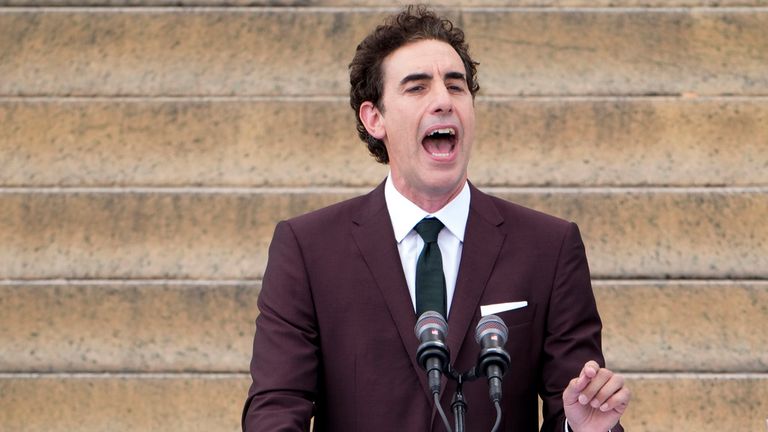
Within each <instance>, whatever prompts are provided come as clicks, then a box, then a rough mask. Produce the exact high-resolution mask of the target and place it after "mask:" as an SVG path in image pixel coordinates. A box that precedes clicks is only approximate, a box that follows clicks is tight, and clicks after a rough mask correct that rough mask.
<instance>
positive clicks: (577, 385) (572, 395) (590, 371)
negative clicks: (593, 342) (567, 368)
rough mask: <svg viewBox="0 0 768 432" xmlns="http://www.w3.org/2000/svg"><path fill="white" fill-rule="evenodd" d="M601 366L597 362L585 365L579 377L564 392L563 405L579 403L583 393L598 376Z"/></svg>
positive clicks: (592, 361)
mask: <svg viewBox="0 0 768 432" xmlns="http://www.w3.org/2000/svg"><path fill="white" fill-rule="evenodd" d="M598 370H600V365H598V364H597V362H596V361H594V360H590V361H588V362H586V363H585V364H584V366H583V367H582V368H581V372H579V376H578V377H576V378H574V379H572V380H571V381H570V382H569V383H568V387H566V388H565V390H564V391H563V403H564V404H566V405H573V404H575V403H576V402H578V398H579V395H580V394H581V391H582V390H584V388H585V387H586V386H587V384H589V382H590V381H591V380H592V378H593V377H594V376H595V375H597V371H598Z"/></svg>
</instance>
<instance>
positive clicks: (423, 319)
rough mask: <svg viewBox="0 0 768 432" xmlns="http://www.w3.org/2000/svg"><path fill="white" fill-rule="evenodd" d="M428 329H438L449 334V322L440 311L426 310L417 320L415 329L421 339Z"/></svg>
mask: <svg viewBox="0 0 768 432" xmlns="http://www.w3.org/2000/svg"><path fill="white" fill-rule="evenodd" d="M427 330H438V331H439V332H441V333H442V334H443V335H446V334H448V323H447V322H445V318H443V316H442V315H441V314H440V313H439V312H435V311H426V312H424V313H423V314H421V316H420V317H419V319H418V320H417V321H416V326H415V327H414V329H413V331H414V333H416V337H417V338H419V340H421V335H422V334H423V333H424V332H425V331H427Z"/></svg>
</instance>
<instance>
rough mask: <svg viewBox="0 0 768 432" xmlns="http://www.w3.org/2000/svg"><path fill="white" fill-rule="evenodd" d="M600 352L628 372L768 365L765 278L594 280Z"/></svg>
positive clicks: (761, 367) (735, 369)
mask: <svg viewBox="0 0 768 432" xmlns="http://www.w3.org/2000/svg"><path fill="white" fill-rule="evenodd" d="M593 287H594V291H595V297H596V298H597V305H598V308H599V310H600V316H601V318H602V320H603V328H604V330H603V351H604V353H605V356H606V361H607V362H608V364H609V365H610V367H613V368H617V369H620V370H624V371H702V372H719V371H728V372H745V371H749V372H763V371H766V370H768V319H767V318H766V317H768V281H604V280H603V281H595V282H594V283H593Z"/></svg>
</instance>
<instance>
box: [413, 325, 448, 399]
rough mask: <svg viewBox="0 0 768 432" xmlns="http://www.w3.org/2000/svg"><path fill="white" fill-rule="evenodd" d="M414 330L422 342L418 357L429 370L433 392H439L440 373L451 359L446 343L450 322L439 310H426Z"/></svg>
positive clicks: (420, 362) (430, 385) (418, 349)
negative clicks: (446, 320)
mask: <svg viewBox="0 0 768 432" xmlns="http://www.w3.org/2000/svg"><path fill="white" fill-rule="evenodd" d="M413 331H414V333H416V337H417V338H419V342H420V344H419V347H418V348H417V349H416V359H417V361H418V362H419V364H420V365H421V367H423V368H424V370H426V371H427V377H428V380H429V389H430V390H431V391H432V394H439V393H440V375H441V373H442V371H443V370H445V368H447V367H448V364H449V361H450V354H449V352H448V346H447V345H446V344H445V338H446V336H447V335H448V323H447V322H445V318H443V316H442V315H440V314H439V313H438V312H435V311H426V312H424V313H423V314H421V316H420V317H419V319H418V321H416V327H414V329H413Z"/></svg>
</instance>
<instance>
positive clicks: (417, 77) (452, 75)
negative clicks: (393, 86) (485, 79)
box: [400, 72, 466, 86]
mask: <svg viewBox="0 0 768 432" xmlns="http://www.w3.org/2000/svg"><path fill="white" fill-rule="evenodd" d="M431 79H432V74H428V73H413V74H410V75H406V76H405V78H403V79H401V80H400V85H401V86H402V85H405V84H408V83H409V82H412V81H422V80H431ZM445 79H446V80H449V79H458V80H462V81H466V77H465V76H464V74H463V73H461V72H448V73H446V74H445Z"/></svg>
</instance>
